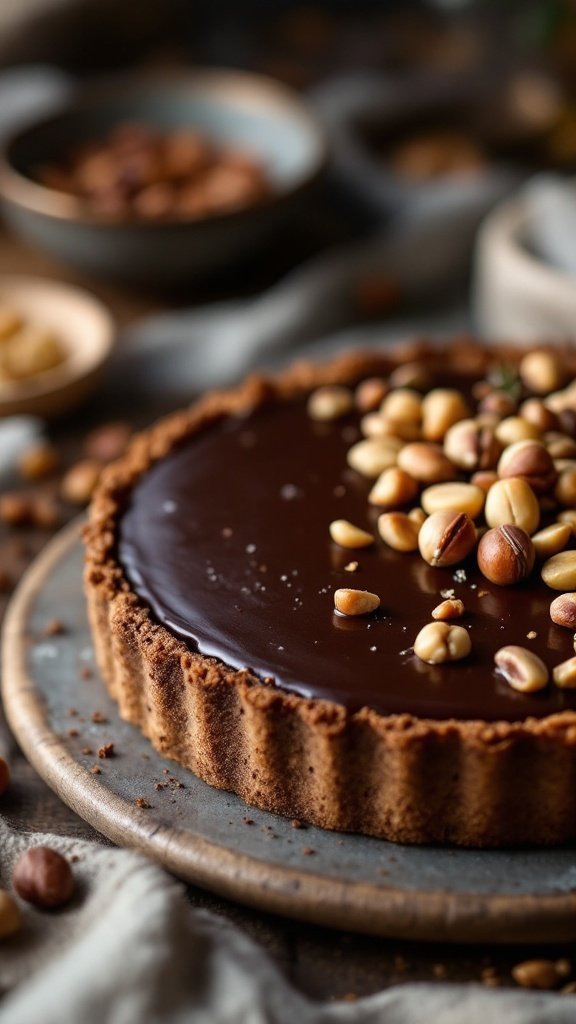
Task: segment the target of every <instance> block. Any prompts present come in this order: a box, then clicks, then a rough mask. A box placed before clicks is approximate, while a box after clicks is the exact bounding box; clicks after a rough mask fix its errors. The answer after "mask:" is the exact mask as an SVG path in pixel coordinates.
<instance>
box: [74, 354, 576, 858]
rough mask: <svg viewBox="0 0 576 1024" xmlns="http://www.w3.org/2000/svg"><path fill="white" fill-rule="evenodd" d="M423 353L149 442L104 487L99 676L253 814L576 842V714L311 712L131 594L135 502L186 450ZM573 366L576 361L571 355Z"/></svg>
mask: <svg viewBox="0 0 576 1024" xmlns="http://www.w3.org/2000/svg"><path fill="white" fill-rule="evenodd" d="M496 354H497V356H498V358H500V359H501V358H503V357H504V358H506V357H509V358H511V359H513V360H514V361H517V360H518V358H519V351H518V349H512V350H505V349H502V348H499V349H498V350H497V353H496V351H495V350H494V349H492V350H490V349H487V348H483V347H480V346H477V345H474V344H472V343H470V342H467V341H462V342H458V343H453V344H452V345H451V346H450V347H449V348H446V349H443V350H442V351H441V358H442V359H443V360H445V361H447V362H448V364H449V365H450V367H451V368H452V369H454V370H458V369H461V370H462V369H464V370H472V369H473V370H478V371H479V372H480V373H481V372H482V371H483V369H484V368H485V365H486V363H487V361H488V359H490V358H492V359H493V358H494V357H495V355H496ZM438 355H439V350H438V347H434V348H432V347H431V346H430V345H426V344H413V345H411V346H405V347H404V348H402V349H396V350H395V352H394V353H393V354H391V353H390V352H385V353H383V354H381V355H380V354H377V353H363V354H353V355H346V356H344V357H340V358H338V359H337V360H335V361H333V362H331V363H329V364H326V365H324V366H315V365H311V364H308V363H299V364H296V365H294V366H293V367H292V368H291V369H290V370H288V371H286V372H285V373H283V374H281V375H280V376H278V377H276V378H274V379H264V378H262V377H251V378H249V379H248V380H247V381H246V382H245V383H244V384H243V385H242V386H240V387H238V388H235V389H233V390H229V391H222V392H212V393H210V394H209V395H207V396H206V397H204V398H203V399H201V400H200V401H198V402H197V403H196V404H194V405H193V406H192V407H191V408H189V409H187V410H185V411H182V412H179V413H176V414H174V415H173V416H171V417H169V418H168V419H166V420H164V421H162V422H161V423H159V424H157V425H156V426H155V427H152V428H151V429H150V430H149V431H147V432H146V433H144V434H141V435H139V436H138V437H136V438H135V439H134V441H133V443H132V445H131V447H130V449H129V451H128V453H127V454H126V455H125V456H124V457H123V458H122V459H121V460H120V461H118V462H117V463H115V464H113V465H112V466H110V467H108V469H107V470H106V471H105V472H104V474H103V477H102V480H101V483H100V484H99V487H98V489H97V492H96V494H95V497H94V499H93V502H92V506H91V511H90V520H89V524H88V526H87V527H86V530H85V540H86V548H87V557H86V572H85V588H86V595H87V600H88V610H89V618H90V624H91V629H92V633H93V638H94V644H95V651H96V656H97V660H98V664H99V667H100V670H101V672H102V675H103V678H104V681H105V683H106V686H107V688H108V690H109V692H110V694H111V696H112V697H113V698H114V699H115V700H116V701H117V703H118V706H119V710H120V714H121V715H122V717H123V718H125V719H126V720H127V721H129V722H131V723H132V724H133V725H135V726H137V727H138V728H139V729H140V730H141V731H142V732H143V733H144V735H145V736H147V737H148V739H149V740H150V741H151V742H152V744H153V745H154V747H155V748H156V749H157V750H158V751H159V752H160V753H161V754H163V755H164V756H166V757H169V758H172V759H173V760H175V761H177V762H178V763H179V764H180V765H183V766H184V767H185V768H188V769H190V770H191V771H193V772H194V773H195V774H196V775H197V776H199V777H200V778H201V779H203V780H204V781H205V782H207V783H208V784H210V785H211V786H215V787H218V788H219V789H225V790H230V791H232V792H234V793H236V794H238V796H240V797H241V798H242V799H243V800H245V801H246V803H248V804H251V805H254V806H256V807H260V808H262V809H265V810H268V811H273V812H275V813H277V814H281V815H284V816H287V817H291V818H297V819H299V820H302V821H306V822H310V823H312V824H314V825H318V826H321V827H322V828H327V829H337V830H342V831H351V832H360V833H364V834H367V835H372V836H377V837H381V838H384V839H387V840H392V841H395V842H402V843H445V844H447V843H450V844H458V845H463V846H480V847H489V846H492V847H495V846H505V845H520V844H558V843H561V842H565V841H568V840H570V839H573V838H574V837H575V836H576V713H575V712H573V711H564V712H562V713H558V714H553V715H549V716H548V717H545V718H541V719H535V718H531V719H530V718H529V719H526V720H524V721H517V722H504V721H499V722H485V721H481V720H474V721H471V720H457V719H449V720H445V721H442V720H427V719H421V718H416V717H414V716H412V715H409V714H403V715H387V716H386V715H381V714H379V713H377V712H375V711H373V710H371V709H370V708H362V709H361V710H360V711H357V712H350V711H348V710H347V709H346V708H344V707H343V706H341V705H338V704H334V703H330V702H327V701H322V700H307V699H305V698H303V697H300V696H298V695H295V694H292V693H288V692H287V691H283V690H282V689H280V688H275V687H270V686H266V685H264V684H263V683H262V682H261V680H260V679H259V678H258V677H257V676H255V675H253V674H251V673H250V672H249V671H247V670H240V671H237V670H234V669H232V668H230V667H228V666H226V665H225V664H224V663H223V662H221V661H219V660H218V659H216V658H212V657H206V656H204V655H202V654H199V653H193V652H191V651H190V650H189V649H188V648H187V647H186V646H185V644H184V643H182V642H181V641H180V640H179V639H178V638H177V637H175V636H174V635H173V634H171V633H170V632H169V631H168V630H167V629H166V628H165V627H164V626H162V625H159V624H157V623H156V622H155V621H154V619H153V617H152V614H151V612H150V610H149V608H148V607H147V606H146V605H145V603H144V602H143V601H142V600H141V599H140V598H139V597H138V596H137V595H136V593H135V592H134V591H133V589H132V587H131V585H130V582H129V581H128V579H127V578H126V575H125V573H124V571H123V568H122V566H121V564H120V563H119V561H118V558H117V554H116V548H117V526H118V522H119V519H120V517H121V515H122V512H123V509H124V508H125V505H126V498H127V495H128V494H129V492H130V490H131V488H132V487H133V486H134V484H135V483H136V482H137V481H138V479H139V478H140V477H141V476H142V474H144V473H145V472H146V471H147V470H148V469H149V467H150V466H152V465H153V464H154V463H155V462H157V461H158V460H159V459H161V458H163V457H164V456H166V455H168V454H169V453H170V452H171V451H172V450H173V448H174V447H175V446H176V445H177V444H179V443H180V442H181V441H182V440H184V439H186V438H187V437H191V436H193V435H194V434H195V433H196V432H199V431H202V430H204V429H206V428H208V427H209V426H210V424H211V423H213V422H215V421H217V420H218V419H220V418H222V417H223V416H228V415H234V414H238V413H244V412H247V411H249V410H251V409H253V408H256V407H258V406H259V405H261V404H263V403H266V402H269V401H277V400H285V399H289V398H291V397H294V396H296V395H299V394H302V393H304V392H307V391H309V390H311V389H312V388H314V387H317V386H318V385H319V384H323V383H331V382H342V383H345V382H355V381H357V380H358V379H360V378H362V377H364V376H369V375H372V374H377V373H379V372H382V371H383V369H384V368H386V369H388V370H389V368H390V362H391V360H393V361H394V362H397V363H398V364H402V363H404V362H406V361H408V360H413V359H419V360H424V361H432V360H436V359H437V358H438ZM563 358H565V359H566V361H567V362H570V363H571V364H572V366H574V362H575V360H574V355H573V354H568V352H565V353H563Z"/></svg>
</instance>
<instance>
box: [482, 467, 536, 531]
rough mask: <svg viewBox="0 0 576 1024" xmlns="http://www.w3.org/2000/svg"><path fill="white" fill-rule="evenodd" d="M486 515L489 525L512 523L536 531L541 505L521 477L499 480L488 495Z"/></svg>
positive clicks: (485, 508)
mask: <svg viewBox="0 0 576 1024" xmlns="http://www.w3.org/2000/svg"><path fill="white" fill-rule="evenodd" d="M484 515H485V516H486V522H487V523H488V526H503V525H504V524H511V525H513V526H521V527H522V529H523V530H526V533H534V531H535V530H536V529H537V528H538V523H539V522H540V506H539V504H538V499H537V498H536V495H535V494H534V491H533V490H532V488H531V487H530V485H529V484H527V483H526V481H525V480H522V479H521V478H520V477H510V478H509V479H506V480H499V481H498V483H495V484H494V485H493V487H491V488H490V490H489V491H488V494H487V495H486V505H485V507H484Z"/></svg>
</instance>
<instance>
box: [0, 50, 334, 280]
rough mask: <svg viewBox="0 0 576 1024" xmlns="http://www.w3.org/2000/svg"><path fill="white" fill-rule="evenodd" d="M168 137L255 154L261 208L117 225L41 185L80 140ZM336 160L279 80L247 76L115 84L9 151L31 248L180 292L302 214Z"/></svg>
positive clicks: (16, 223)
mask: <svg viewBox="0 0 576 1024" xmlns="http://www.w3.org/2000/svg"><path fill="white" fill-rule="evenodd" d="M134 121H136V122H142V123H147V124H150V125H152V126H154V127H156V128H159V129H161V130H169V129H172V128H182V127H193V128H197V129H198V130H199V131H201V132H202V133H205V134H206V135H207V136H208V137H209V138H210V139H212V140H214V141H215V142H216V143H217V144H225V145H231V146H233V147H238V148H241V149H245V150H246V151H247V152H248V153H252V154H253V155H254V156H255V157H256V159H258V160H260V161H261V163H262V164H263V165H264V169H265V171H266V172H267V174H268V177H269V179H270V181H271V185H272V189H271V195H270V196H269V197H268V198H266V199H265V200H263V201H262V202H261V203H259V204H258V205H255V206H252V207H250V208H244V209H241V210H238V211H234V212H229V213H221V214H218V215H211V216H206V217H202V218H194V219H192V218H189V219H184V218H182V219H178V220H164V221H162V220H156V221H149V220H142V219H137V218H131V219H127V218H125V219H122V220H121V219H112V218H110V217H106V216H104V215H102V214H96V213H94V212H91V211H89V210H87V209H86V207H85V205H84V204H83V202H82V200H81V199H80V198H78V197H76V196H72V195H69V194H66V193H63V192H60V191H57V190H55V189H52V188H47V187H46V186H44V185H41V184H38V183H37V182H36V181H34V180H33V178H32V176H31V172H32V170H33V168H34V167H36V166H38V165H40V164H45V163H50V164H53V163H57V162H58V161H59V160H60V159H62V158H64V157H66V156H67V155H68V154H69V153H70V150H71V149H73V148H75V147H76V146H77V145H78V144H82V143H85V142H88V141H93V140H94V139H95V138H96V139H98V138H102V137H103V136H106V135H107V134H108V132H109V131H110V130H111V129H113V128H114V127H116V126H117V125H118V124H119V123H121V122H134ZM325 161H326V144H325V140H324V135H323V132H322V130H321V129H320V127H319V125H318V124H317V122H316V120H315V119H314V118H313V117H312V115H311V114H310V113H309V112H308V110H307V108H306V106H305V104H304V103H303V102H302V100H300V99H299V98H298V96H297V95H296V94H295V93H293V92H292V91H291V90H289V89H287V88H286V87H285V86H283V85H281V84H279V83H277V82H275V81H274V80H272V79H268V78H265V77H263V76H259V75H252V74H246V73H244V72H241V71H220V70H212V71H198V72H194V73H190V74H187V75H185V76H177V77H175V78H168V79H167V78H162V79H156V78H146V79H134V78H131V79H126V78H124V79H121V80H118V81H109V82H107V83H106V84H104V85H101V86H99V87H96V88H94V89H92V90H90V91H89V92H87V93H85V94H82V95H80V96H79V97H78V98H77V99H76V100H73V101H72V102H71V103H69V104H68V105H67V106H66V107H64V108H63V109H61V110H60V112H59V113H57V114H55V115H53V116H50V117H48V118H43V119H42V120H39V121H37V122H36V123H34V124H32V125H29V126H28V127H26V128H25V129H23V130H21V131H20V132H18V133H17V134H16V135H14V136H13V137H12V138H11V139H9V140H8V142H7V143H6V144H5V145H4V149H3V153H2V155H1V156H0V201H1V204H2V208H3V212H4V215H5V218H6V220H7V221H8V223H9V224H11V225H12V227H13V228H14V229H15V231H16V232H17V233H18V234H20V235H22V237H24V238H25V239H27V240H28V241H30V242H32V243H34V244H36V245H38V246H39V247H41V248H43V249H46V250H48V251H49V252H51V253H53V254H54V255H56V256H57V257H59V258H60V259H62V260H63V261H65V262H67V263H70V264H73V265H74V266H75V267H76V268H82V269H83V270H86V271H88V272H92V273H95V274H98V275H102V276H105V277H108V278H113V279H116V280H120V281H125V282H131V283H137V284H149V285H172V284H177V283H183V282H186V281H191V280H194V279H195V278H204V277H207V276H208V275H210V274H212V273H214V272H215V271H217V270H220V269H222V268H223V267H225V266H227V265H230V264H231V263H233V262H234V261H235V260H238V259H239V257H241V256H243V255H248V254H251V252H252V250H253V249H254V247H255V246H257V245H259V244H261V243H262V242H263V241H264V240H265V239H267V238H268V237H269V236H270V235H271V234H272V233H273V232H274V231H275V230H277V229H278V228H279V227H281V225H282V224H284V223H285V222H286V220H287V218H289V217H290V215H291V213H292V212H293V209H294V206H295V204H296V202H297V201H298V200H299V199H301V198H302V196H303V194H304V192H305V191H307V190H308V188H309V187H310V186H311V185H312V184H313V183H314V182H315V181H316V179H317V178H318V176H319V175H320V173H321V171H322V169H323V167H324V164H325Z"/></svg>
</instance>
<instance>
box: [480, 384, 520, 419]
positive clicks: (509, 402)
mask: <svg viewBox="0 0 576 1024" xmlns="http://www.w3.org/2000/svg"><path fill="white" fill-rule="evenodd" d="M478 409H479V411H480V412H488V413H493V414H494V415H495V416H497V417H498V419H504V418H505V417H506V416H512V415H513V414H514V413H515V412H516V402H515V401H514V399H513V398H512V395H509V394H508V392H507V391H489V392H488V394H487V395H484V396H483V398H482V400H481V401H480V404H479V406H478Z"/></svg>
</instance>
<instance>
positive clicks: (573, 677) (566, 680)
mask: <svg viewBox="0 0 576 1024" xmlns="http://www.w3.org/2000/svg"><path fill="white" fill-rule="evenodd" d="M552 679H553V680H554V683H555V685H556V686H558V687H559V688H560V689H561V690H573V689H575V688H576V658H567V660H566V661H562V662H560V664H559V665H556V666H555V667H554V668H553V669H552Z"/></svg>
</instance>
